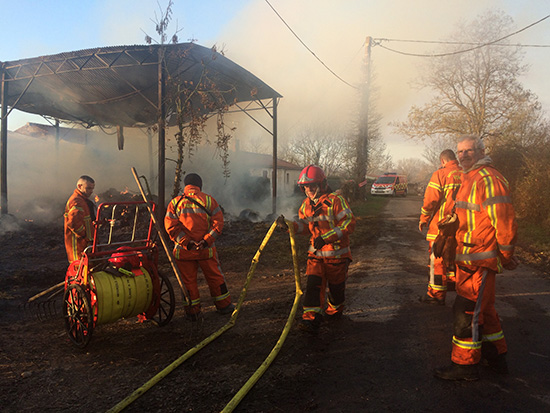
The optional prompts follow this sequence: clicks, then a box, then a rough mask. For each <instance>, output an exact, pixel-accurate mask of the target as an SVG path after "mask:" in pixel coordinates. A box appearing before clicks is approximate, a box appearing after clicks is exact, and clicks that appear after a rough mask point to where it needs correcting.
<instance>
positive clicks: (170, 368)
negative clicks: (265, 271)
mask: <svg viewBox="0 0 550 413" xmlns="http://www.w3.org/2000/svg"><path fill="white" fill-rule="evenodd" d="M287 224H288V227H289V237H290V245H291V252H292V261H293V267H294V280H295V284H296V294H295V297H294V303H293V305H292V309H291V311H290V314H289V316H288V319H287V322H286V324H285V326H284V328H283V331H282V333H281V336H280V337H279V340H278V341H277V343H276V344H275V346H274V347H273V349H272V350H271V352H270V353H269V355H268V356H267V358H266V359H265V360H264V362H263V363H262V364H261V365H260V367H259V368H258V369H257V370H256V372H255V373H254V374H253V375H252V376H251V377H250V378H249V379H248V381H247V382H246V383H245V384H244V386H243V387H242V388H241V389H240V390H239V391H238V392H237V393H236V394H235V396H234V397H233V399H231V401H230V402H229V403H228V404H227V405H226V406H225V408H224V409H223V410H222V413H229V412H232V411H233V410H234V409H235V408H236V407H237V405H238V404H239V403H240V402H241V401H242V399H243V398H244V397H245V396H246V395H247V394H248V392H249V391H250V390H251V389H252V387H253V386H254V385H255V384H256V382H257V381H258V380H259V379H260V378H261V376H262V375H263V374H264V373H265V371H266V370H267V369H268V368H269V366H270V365H271V363H272V362H273V360H275V357H276V356H277V354H278V353H279V351H280V350H281V348H282V346H283V343H284V342H285V340H286V338H287V336H288V333H289V331H290V328H291V327H292V323H293V321H294V317H295V316H296V312H297V310H298V304H299V302H300V298H301V296H302V289H301V287H300V270H299V267H298V257H297V254H296V244H295V240H294V229H293V225H292V224H291V222H289V221H287ZM276 226H277V223H276V221H275V222H273V224H272V225H271V227H270V228H269V230H268V231H267V234H266V235H265V237H264V239H263V241H262V243H261V244H260V247H259V248H258V250H257V251H256V254H255V255H254V258H252V263H251V264H250V269H249V270H248V274H247V276H246V281H245V284H244V286H243V288H242V291H241V294H240V296H239V301H238V303H237V306H236V308H235V310H234V311H233V314H232V315H231V318H230V319H229V321H228V322H227V323H226V324H225V325H224V326H223V327H222V328H220V329H219V330H218V331H216V332H214V333H213V334H211V335H210V336H209V337H207V338H206V339H204V340H203V341H202V342H200V343H199V344H197V345H196V346H195V347H193V348H192V349H190V350H188V351H187V352H186V353H184V354H183V355H182V356H180V357H179V358H178V359H177V360H175V361H174V362H173V363H172V364H170V365H169V366H167V367H166V368H165V369H164V370H162V371H161V372H159V373H158V374H157V375H155V376H154V377H153V378H151V379H150V380H149V381H148V382H147V383H145V384H144V385H143V386H141V387H140V388H139V389H137V390H135V391H134V392H133V393H132V394H131V395H130V396H128V397H126V398H125V399H124V400H122V401H121V402H119V403H118V404H117V405H116V406H114V407H113V408H111V409H110V410H109V411H108V412H109V413H113V412H120V411H122V410H123V409H125V408H126V407H128V406H129V405H130V404H131V403H133V402H134V401H135V400H136V399H138V398H139V397H140V396H141V395H143V394H144V393H145V392H146V391H148V390H149V389H150V388H152V387H153V386H154V385H155V384H157V383H158V382H159V381H160V380H162V379H163V378H164V377H166V376H167V375H168V374H169V373H171V372H172V371H173V370H175V369H176V368H177V367H179V366H180V365H181V364H182V363H183V362H184V361H186V360H187V359H189V358H190V357H191V356H193V355H194V354H195V353H197V352H198V351H199V350H201V349H203V348H204V347H205V346H206V345H208V344H210V343H211V342H212V341H214V340H215V339H216V338H218V337H219V336H221V335H222V334H223V333H225V332H226V331H227V330H229V329H230V328H232V327H233V326H234V325H235V322H236V321H237V317H238V315H239V312H240V310H241V307H242V304H243V302H244V300H245V297H246V294H247V292H248V288H249V286H250V282H251V280H252V278H253V275H254V272H255V270H256V266H257V265H258V262H259V259H260V255H261V253H262V251H263V250H264V248H265V246H266V245H267V242H268V241H269V239H270V238H271V235H272V234H273V232H274V230H275V228H276Z"/></svg>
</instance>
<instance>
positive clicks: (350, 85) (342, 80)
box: [265, 0, 359, 89]
mask: <svg viewBox="0 0 550 413" xmlns="http://www.w3.org/2000/svg"><path fill="white" fill-rule="evenodd" d="M265 2H266V3H267V4H268V6H269V7H271V10H273V12H274V13H275V14H276V15H277V17H279V19H281V21H282V22H283V23H284V25H285V26H286V27H287V28H288V30H290V32H291V33H292V34H293V35H294V37H296V38H297V39H298V41H299V42H300V43H302V45H303V46H304V47H305V48H306V49H307V50H308V52H310V53H311V54H312V55H313V57H315V59H317V60H318V61H319V63H321V64H322V65H323V66H324V67H325V68H326V69H327V70H328V71H329V72H330V73H332V74H333V75H334V76H336V77H337V78H338V79H339V80H340V81H341V82H343V83H345V84H346V85H348V86H349V87H352V88H354V89H359V88H358V87H357V86H354V85H352V84H350V83H348V82H346V81H345V80H344V79H342V78H341V77H340V76H338V75H337V74H336V73H334V71H333V70H332V69H331V68H330V67H328V66H327V65H326V64H325V62H323V61H322V60H321V59H320V58H319V57H318V56H317V55H316V54H315V53H314V52H313V51H312V50H311V49H310V48H309V47H308V46H307V45H306V44H305V43H304V42H303V41H302V39H300V37H299V36H298V35H297V34H296V33H295V32H294V30H292V28H291V27H290V26H289V25H288V23H287V22H286V21H285V20H284V19H283V18H282V17H281V15H280V14H279V13H278V12H277V10H275V8H274V7H273V6H272V5H271V3H270V2H269V1H268V0H265Z"/></svg>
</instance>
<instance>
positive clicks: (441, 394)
mask: <svg viewBox="0 0 550 413" xmlns="http://www.w3.org/2000/svg"><path fill="white" fill-rule="evenodd" d="M419 204H420V201H419V199H416V198H414V197H408V198H399V199H397V198H396V199H391V200H390V202H389V204H388V206H387V208H386V211H385V212H384V214H383V215H382V217H381V218H380V219H375V218H373V217H371V218H369V217H367V218H364V219H361V220H359V221H358V227H359V226H366V227H368V228H369V231H366V233H368V234H369V235H367V236H362V237H361V239H355V240H354V244H353V252H354V262H353V263H352V265H351V267H350V277H349V280H348V290H347V291H348V296H347V304H348V305H347V313H346V316H345V317H344V318H343V319H341V320H339V321H337V322H334V323H332V322H331V323H328V322H327V323H325V324H324V325H323V326H322V328H321V332H320V333H319V335H318V336H316V337H312V336H308V335H305V334H304V333H302V332H300V331H298V330H297V329H296V328H295V326H293V328H292V329H291V331H290V333H289V335H288V337H287V339H286V341H285V342H284V344H283V346H282V349H281V351H280V353H279V355H278V356H277V358H276V359H275V361H274V362H273V364H272V365H271V367H270V368H269V369H268V370H267V371H266V373H265V374H264V375H263V376H262V377H261V378H260V380H259V381H258V383H257V384H256V385H255V386H254V387H253V388H252V390H251V391H250V393H248V394H247V395H246V397H245V398H244V399H243V400H242V402H241V403H240V404H239V405H238V406H237V408H236V409H235V411H240V412H278V411H280V412H283V411H284V412H304V411H316V412H352V411H424V412H426V411H434V412H435V411H441V410H442V409H443V410H446V411H450V412H455V411H456V412H459V411H487V412H497V411H509V412H523V411H543V410H548V409H549V408H550V391H549V390H548V389H550V379H549V377H548V375H547V374H546V371H547V370H548V367H550V365H549V364H548V363H550V362H549V360H550V353H549V350H548V345H547V343H548V341H549V340H548V339H549V337H548V334H549V332H548V331H549V329H548V325H549V321H550V315H549V314H550V312H549V311H550V310H549V308H550V285H549V284H550V280H549V279H548V276H547V275H545V273H544V272H541V271H539V270H538V269H537V268H535V267H532V266H529V265H526V264H523V265H522V266H520V268H519V269H518V270H517V271H515V272H511V273H505V274H503V275H501V276H500V277H501V278H500V279H499V283H500V285H499V287H498V292H497V309H498V311H499V313H500V315H501V317H502V319H503V323H504V328H505V333H506V336H507V338H508V340H509V353H510V354H509V364H510V369H511V374H510V375H509V376H497V375H495V374H493V373H492V372H491V371H489V370H486V369H483V371H482V380H481V381H479V382H472V383H447V382H442V381H439V380H437V379H435V378H433V377H432V375H431V370H432V369H433V368H434V367H437V366H439V365H442V364H447V363H448V362H449V351H450V338H451V334H452V301H453V299H454V293H449V297H448V301H447V305H446V306H444V307H437V308H436V307H430V306H426V305H425V304H422V303H419V302H418V300H417V298H418V296H420V295H421V294H422V293H423V292H424V291H425V288H426V271H427V268H426V263H427V254H426V242H425V240H424V239H423V237H422V235H421V234H420V233H418V231H417V230H415V228H416V223H417V219H418V216H417V214H418V210H419ZM19 225H20V227H21V229H20V230H18V231H8V232H5V233H3V234H2V235H1V236H0V262H1V267H0V328H1V331H2V332H1V336H0V350H1V351H0V387H1V389H2V391H1V393H0V405H1V406H2V411H6V412H21V411H38V410H40V411H56V412H57V411H67V412H69V411H88V412H96V411H97V412H100V411H106V410H108V409H110V408H112V407H113V406H115V405H116V404H117V403H119V402H120V401H121V400H123V399H124V398H125V397H127V396H128V395H130V394H131V393H132V392H134V391H135V390H136V389H138V388H139V387H140V386H142V385H143V384H144V383H145V382H147V381H148V380H149V379H151V378H152V377H153V376H155V375H156V374H157V373H159V372H161V371H162V370H163V369H164V368H165V367H166V366H168V365H170V364H171V363H172V362H174V361H175V360H177V359H178V358H179V357H180V356H181V355H183V354H184V353H186V352H187V351H188V350H190V349H191V348H193V347H194V346H196V345H197V344H198V343H200V342H201V341H202V340H203V339H205V338H206V337H208V336H209V335H211V334H212V333H213V332H215V331H217V330H218V329H219V328H221V327H222V326H223V325H224V324H225V323H226V322H227V321H228V319H229V317H228V316H222V315H219V314H217V313H216V312H215V311H214V307H213V306H212V304H211V303H210V302H209V300H208V298H207V297H208V293H207V291H206V289H205V286H204V283H202V284H201V296H202V298H203V304H204V308H203V310H204V311H203V312H204V320H203V322H202V323H191V322H189V321H186V320H185V319H184V317H183V308H182V305H181V294H180V293H179V292H178V286H177V282H176V281H175V280H174V278H173V276H172V283H173V285H174V288H175V289H176V292H177V294H176V297H177V306H176V313H175V316H174V318H173V319H172V321H171V322H170V323H169V324H168V325H167V326H165V327H162V328H159V327H156V326H155V325H153V324H152V323H149V322H145V323H139V322H138V321H137V319H136V318H132V319H127V320H119V321H117V322H114V323H111V324H107V325H102V326H98V327H97V328H96V329H95V331H94V334H93V337H92V339H91V341H90V343H89V345H88V346H87V347H86V348H85V349H84V350H80V349H78V348H76V347H75V346H74V345H72V343H71V342H70V341H69V339H68V338H67V335H66V333H65V329H64V325H63V319H62V317H60V316H53V317H47V318H42V319H41V320H38V319H36V318H34V316H33V311H30V312H27V311H26V309H25V305H24V303H25V301H26V300H27V299H28V298H29V297H30V296H32V295H34V294H36V293H38V292H40V291H42V290H44V289H46V288H48V287H50V286H51V285H54V284H56V283H58V282H60V281H62V280H63V278H64V272H65V269H66V257H65V251H64V248H63V243H62V223H60V222H55V223H53V224H51V225H49V226H37V225H35V224H32V223H19ZM269 225H270V223H263V222H260V223H251V222H249V221H238V220H237V221H233V222H231V223H229V224H228V225H227V227H226V230H225V235H224V236H223V237H222V238H221V239H220V241H219V252H220V258H221V262H222V266H223V269H224V272H225V275H226V278H227V282H228V285H229V287H230V290H231V293H232V295H233V297H234V299H235V301H236V300H237V298H238V297H239V294H240V293H241V288H242V286H243V285H244V282H245V278H246V275H247V273H248V270H249V268H250V264H251V260H252V257H253V255H254V253H255V251H256V248H257V247H258V246H259V245H260V242H261V241H262V239H263V237H264V235H265V234H266V232H267V229H268V228H269ZM364 233H365V232H363V234H364ZM298 246H299V250H300V252H299V254H300V257H301V258H300V268H301V274H302V276H301V277H302V280H301V281H302V286H303V285H305V283H304V281H305V278H304V275H303V267H304V260H303V255H304V251H305V240H304V239H300V238H298ZM289 250H290V248H289V242H288V237H287V236H285V235H284V234H280V233H275V234H274V235H273V237H272V240H271V241H270V242H269V243H268V245H267V247H266V249H265V250H264V252H263V254H262V256H261V258H260V263H259V264H258V266H257V268H256V272H255V275H254V278H253V280H252V282H251V285H250V288H249V291H248V293H247V295H246V300H245V301H244V304H243V306H242V308H241V311H240V313H239V317H238V319H237V322H236V324H235V326H234V327H233V328H231V329H229V330H228V331H227V332H226V333H224V334H223V335H221V336H220V337H219V338H217V339H216V340H214V341H213V342H212V343H210V344H208V345H207V346H206V347H204V348H203V349H201V350H200V351H198V352H197V353H196V354H195V355H193V356H192V357H191V358H189V359H188V360H186V361H185V362H184V363H182V364H181V365H180V366H179V367H178V368H176V369H174V371H172V372H171V373H170V374H168V375H167V376H166V377H165V378H164V379H163V380H161V381H160V382H158V384H156V385H155V386H154V387H153V388H151V389H150V390H148V391H147V392H146V393H144V394H143V395H142V396H141V397H140V398H138V399H137V400H136V401H135V402H134V403H132V404H130V405H129V406H128V407H127V409H126V410H125V411H135V412H138V411H139V412H141V411H168V412H170V411H174V412H176V411H177V412H181V411H194V412H215V411H221V410H222V409H223V408H224V406H226V404H227V403H228V402H229V401H230V400H231V399H232V398H233V396H234V395H235V394H236V393H237V392H238V391H239V389H240V388H241V387H242V386H243V385H244V384H245V382H246V381H247V380H248V378H249V377H250V376H251V375H252V374H253V373H254V372H255V371H256V369H257V368H258V367H259V366H260V365H261V364H262V362H263V361H264V359H265V358H266V357H267V355H268V354H269V352H270V351H271V349H272V348H273V347H274V346H275V344H276V342H277V340H278V339H279V336H280V334H281V331H282V330H283V327H284V325H285V323H286V320H287V318H288V316H289V312H290V309H291V307H292V303H293V300H294V296H295V285H294V275H293V271H292V261H291V258H290V254H289ZM529 256H530V255H528V254H526V253H525V254H522V261H523V262H527V257H529ZM531 256H532V255H531ZM160 269H161V270H162V271H163V272H164V273H166V274H170V273H171V270H170V266H169V265H168V263H167V262H166V261H165V260H162V261H161V265H160ZM31 310H32V309H31Z"/></svg>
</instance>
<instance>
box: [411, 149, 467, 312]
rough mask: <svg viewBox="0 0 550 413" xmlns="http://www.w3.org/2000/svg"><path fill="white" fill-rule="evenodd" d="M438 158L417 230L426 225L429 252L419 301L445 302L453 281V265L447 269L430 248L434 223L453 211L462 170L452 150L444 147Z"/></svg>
mask: <svg viewBox="0 0 550 413" xmlns="http://www.w3.org/2000/svg"><path fill="white" fill-rule="evenodd" d="M439 161H440V165H441V167H440V168H439V169H438V170H437V171H435V172H434V173H433V174H432V176H431V178H430V182H429V183H428V186H427V187H426V191H425V192H424V203H423V204H422V208H421V209H420V221H419V223H418V229H419V230H420V232H422V230H423V229H424V227H426V226H427V227H428V233H427V234H426V240H428V242H429V253H430V278H429V281H428V291H427V292H426V294H425V295H424V296H423V297H421V299H420V301H422V302H425V303H429V304H439V305H445V297H446V295H447V286H448V282H449V281H452V282H454V276H455V268H454V265H453V266H452V267H451V268H448V267H447V265H445V262H444V260H443V258H442V257H439V258H437V257H435V255H434V253H433V248H432V247H433V243H434V241H435V239H436V237H437V234H438V233H439V228H438V226H437V223H438V222H439V221H441V220H442V219H443V218H445V217H446V216H449V215H450V214H451V213H452V210H453V206H454V200H453V195H456V191H457V190H458V188H459V187H460V176H461V175H462V171H461V170H460V166H459V165H458V161H457V160H456V155H455V153H454V152H453V151H452V150H451V149H445V150H444V151H443V152H441V154H440V155H439Z"/></svg>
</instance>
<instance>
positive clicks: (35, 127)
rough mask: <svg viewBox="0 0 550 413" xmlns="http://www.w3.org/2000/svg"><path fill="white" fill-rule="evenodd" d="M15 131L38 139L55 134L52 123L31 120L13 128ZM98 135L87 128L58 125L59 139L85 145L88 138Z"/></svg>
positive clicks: (52, 136)
mask: <svg viewBox="0 0 550 413" xmlns="http://www.w3.org/2000/svg"><path fill="white" fill-rule="evenodd" d="M15 132H16V133H19V134H21V135H26V136H31V137H33V138H39V139H51V138H55V137H56V136H57V130H56V127H55V126H54V125H45V124H41V123H33V122H27V124H25V125H24V126H21V127H20V128H19V129H17V130H15ZM99 135H100V134H99V133H98V132H94V131H91V130H88V129H82V128H66V127H61V126H60V127H59V140H63V141H67V142H72V143H79V144H81V145H86V144H87V143H88V142H89V141H90V139H93V138H94V137H97V136H99Z"/></svg>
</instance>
